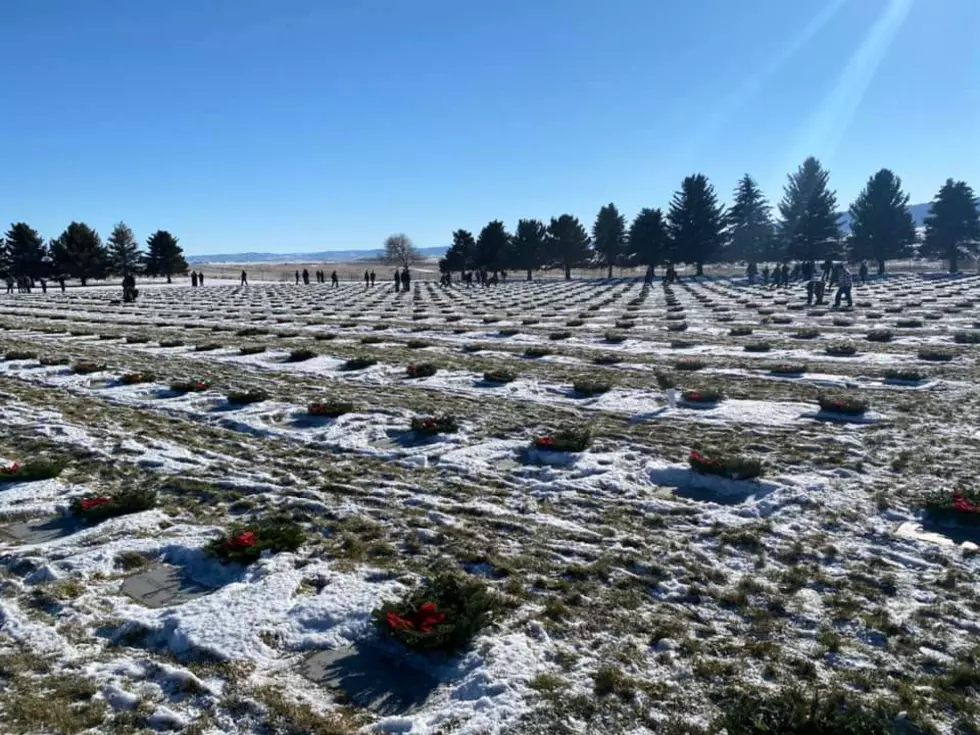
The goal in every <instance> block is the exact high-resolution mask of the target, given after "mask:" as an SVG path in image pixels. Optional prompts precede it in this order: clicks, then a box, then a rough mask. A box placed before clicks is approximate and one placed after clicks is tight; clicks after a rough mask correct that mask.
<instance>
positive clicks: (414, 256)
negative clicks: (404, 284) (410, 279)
mask: <svg viewBox="0 0 980 735" xmlns="http://www.w3.org/2000/svg"><path fill="white" fill-rule="evenodd" d="M416 260H422V254H421V253H420V252H419V251H418V248H416V247H415V245H414V243H412V241H411V239H410V238H409V237H408V235H406V234H404V233H401V232H399V233H398V234H397V235H390V236H389V237H388V239H387V240H385V254H384V262H385V263H387V264H388V265H402V266H405V267H406V268H408V267H409V266H410V265H411V264H412V263H414V262H415V261H416Z"/></svg>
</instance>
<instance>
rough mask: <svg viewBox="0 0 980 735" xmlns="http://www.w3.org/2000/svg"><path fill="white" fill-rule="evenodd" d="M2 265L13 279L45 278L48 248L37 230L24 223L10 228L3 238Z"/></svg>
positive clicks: (47, 274)
mask: <svg viewBox="0 0 980 735" xmlns="http://www.w3.org/2000/svg"><path fill="white" fill-rule="evenodd" d="M4 240H5V243H4V245H5V252H4V263H5V266H6V269H7V271H8V272H9V273H10V275H11V276H13V277H14V278H25V277H26V278H46V277H48V276H49V275H50V274H49V273H48V272H47V271H48V270H49V267H48V248H47V246H46V245H45V244H44V238H42V237H41V236H40V235H39V234H38V232H37V230H35V229H34V228H33V227H31V226H30V225H28V224H27V223H26V222H17V223H15V224H13V225H11V226H10V229H9V230H8V231H7V234H6V235H5V236H4Z"/></svg>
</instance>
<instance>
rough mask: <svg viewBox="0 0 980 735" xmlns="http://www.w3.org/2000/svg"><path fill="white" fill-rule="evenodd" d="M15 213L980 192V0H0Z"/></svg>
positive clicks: (47, 229) (262, 213)
mask: <svg viewBox="0 0 980 735" xmlns="http://www.w3.org/2000/svg"><path fill="white" fill-rule="evenodd" d="M0 28H2V29H3V33H2V39H3V40H2V46H0V48H2V55H3V56H2V59H3V60H2V62H0V89H2V90H3V112H2V114H0V161H2V162H3V167H4V175H3V176H0V223H3V225H4V226H6V224H7V223H8V222H11V221H14V220H25V221H27V222H29V223H30V224H31V225H33V226H34V227H36V228H38V229H39V230H40V231H41V232H42V234H43V235H44V236H46V237H53V236H56V235H57V234H58V233H59V232H60V231H61V230H62V229H63V228H64V227H65V225H67V223H68V222H69V221H70V220H72V219H78V220H84V221H86V222H88V223H89V224H91V225H93V226H94V227H96V228H97V229H99V231H100V232H101V233H102V234H103V235H107V234H108V232H109V230H110V229H111V227H112V225H113V223H115V222H116V221H118V220H120V219H122V220H125V221H126V222H127V223H128V224H129V225H130V226H131V227H132V228H133V229H134V230H135V231H136V233H137V236H138V237H139V238H140V239H145V237H146V236H147V235H148V234H149V233H150V232H151V231H152V230H155V229H157V228H163V229H169V230H171V231H172V232H173V233H174V234H175V235H176V236H177V237H179V238H180V240H181V243H182V245H183V246H184V248H185V250H186V251H187V252H188V253H189V254H202V253H220V252H241V251H246V250H261V251H278V252H289V251H298V250H306V251H309V250H328V249H353V248H369V247H379V246H380V245H381V243H382V241H383V239H384V237H385V236H386V235H388V234H390V233H391V232H396V231H404V232H406V233H408V234H409V235H410V236H411V237H412V238H413V239H414V240H415V241H416V243H417V244H418V245H420V246H434V245H443V244H447V243H448V242H449V239H450V233H451V232H452V230H454V229H456V228H459V227H463V228H467V229H471V230H474V231H478V230H479V229H480V227H481V226H482V225H484V224H485V223H486V222H487V221H488V220H490V219H494V218H499V219H502V220H504V221H505V222H506V223H507V225H508V227H509V228H511V229H513V228H514V226H515V225H516V222H517V219H518V218H519V217H538V218H541V219H545V220H547V218H548V217H550V216H557V215H558V214H561V213H562V212H571V213H572V214H575V215H577V216H579V217H580V218H582V220H583V221H584V222H586V223H587V224H588V225H591V222H592V220H593V218H594V216H595V213H596V211H597V210H598V209H599V207H600V206H601V205H602V204H604V203H606V202H609V201H614V202H616V203H617V205H618V206H619V208H620V210H621V211H622V212H623V213H624V214H625V215H626V216H627V217H629V218H631V217H632V216H633V215H634V214H635V213H636V212H637V211H638V210H639V209H640V208H641V207H644V206H657V207H662V206H665V205H666V204H667V202H668V201H669V199H670V196H671V194H672V193H673V191H674V190H676V189H677V187H678V185H679V183H680V181H681V179H682V178H683V177H684V176H685V175H687V174H690V173H694V172H703V173H705V174H706V175H708V176H709V177H710V179H711V181H712V183H713V184H714V185H715V187H716V188H717V189H718V191H719V193H720V194H722V195H723V196H724V198H725V200H728V199H729V197H730V193H731V190H732V189H733V187H734V185H735V182H736V180H737V179H738V177H739V176H740V175H741V174H743V173H745V172H749V173H751V174H752V175H753V176H755V177H756V178H757V179H758V180H759V181H760V183H761V184H762V186H763V187H764V189H765V190H766V193H767V194H768V195H769V197H770V199H772V200H777V199H778V198H779V196H780V194H781V190H782V185H783V183H784V181H785V176H786V174H787V172H789V171H790V170H792V169H795V167H796V166H798V165H799V163H800V162H801V161H802V159H803V158H804V157H805V156H807V155H810V154H813V155H816V156H818V157H819V158H820V159H821V160H822V161H823V162H824V163H825V165H826V166H827V167H828V168H829V169H830V171H831V182H832V185H833V186H834V187H835V188H836V189H837V191H838V195H839V198H840V201H841V202H842V203H843V204H846V203H849V202H850V200H851V199H852V198H853V197H854V195H855V194H856V193H857V192H858V191H859V190H860V188H861V187H862V186H863V184H864V182H865V181H866V180H867V178H868V177H869V176H870V175H871V174H872V173H873V172H874V171H876V170H877V169H878V168H881V167H883V166H887V167H889V168H892V169H893V170H894V171H895V172H896V173H898V174H899V175H900V176H901V177H902V179H903V181H904V183H905V185H906V188H907V190H908V191H909V192H910V193H911V195H912V200H913V202H921V201H928V200H929V199H931V198H932V196H933V194H934V193H935V191H936V190H937V189H938V188H939V186H940V185H941V184H942V182H943V181H944V180H945V179H946V178H947V177H950V176H951V177H954V178H962V179H966V180H967V181H968V182H970V183H971V184H972V185H973V186H974V187H975V188H977V189H980V0H792V1H789V0H747V1H746V2H733V1H732V0H683V1H682V0H670V1H668V0H605V1H600V0H494V1H493V2H460V1H459V0H261V1H260V0H168V1H167V2H142V1H140V0H135V1H134V0H98V2H78V1H77V0H4V1H3V3H2V4H0Z"/></svg>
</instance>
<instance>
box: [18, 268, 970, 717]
mask: <svg viewBox="0 0 980 735" xmlns="http://www.w3.org/2000/svg"><path fill="white" fill-rule="evenodd" d="M384 273H387V271H384ZM380 275H381V271H379V276H380ZM118 291H119V290H118V289H117V288H111V289H110V288H88V289H82V288H77V289H69V291H68V293H66V294H61V293H53V292H52V293H48V294H46V295H43V294H38V293H34V294H18V295H11V296H6V297H2V298H0V417H2V421H0V590H2V592H0V722H2V727H0V730H2V731H3V732H4V733H11V734H14V733H38V732H58V733H75V732H86V731H92V732H96V731H97V732H107V733H116V732H119V733H128V732H143V731H153V730H157V731H165V730H170V731H174V732H181V733H202V734H203V733H251V732H268V733H291V734H295V735H299V734H300V733H317V734H326V733H329V734H332V735H344V734H348V733H355V732H362V731H363V732H387V733H415V734H429V735H433V734H435V733H445V734H446V735H448V734H449V733H472V734H474V735H475V734H477V733H522V734H523V733H529V734H536V733H541V734H544V733H569V734H571V733H610V734H615V733H630V734H639V733H669V734H671V735H681V734H685V735H687V734H693V735H698V734H699V733H720V732H727V733H728V735H743V734H748V733H763V732H784V733H790V732H807V733H840V732H853V733H889V732H907V733H916V732H921V733H935V734H937V735H938V734H942V735H952V734H954V733H956V734H957V735H965V734H966V733H975V732H977V731H978V728H980V673H978V672H980V585H978V581H977V575H978V571H980V553H978V551H980V550H978V547H977V542H980V483H978V481H977V477H976V473H977V469H978V467H980V389H978V378H980V366H978V360H977V358H978V356H980V276H976V275H964V276H946V275H939V274H935V275H933V274H925V275H923V274H901V275H895V276H885V277H881V278H873V279H872V280H871V281H870V282H869V283H868V284H867V285H860V284H856V285H855V287H854V294H853V295H854V306H853V308H843V309H834V308H832V306H831V303H832V299H833V295H831V296H830V298H829V299H828V303H827V304H823V305H811V306H808V305H807V304H806V297H805V293H804V290H803V288H802V286H800V285H799V284H793V285H791V287H790V288H787V289H770V288H768V287H764V286H762V285H761V284H755V285H750V284H748V283H746V281H745V279H744V278H703V279H689V278H684V279H682V280H681V282H679V283H675V284H673V285H664V284H662V283H661V282H660V281H659V279H658V280H657V281H656V282H655V283H654V284H652V285H644V283H643V282H642V280H636V279H623V280H616V279H613V280H572V281H554V280H552V281H542V282H526V281H523V280H520V281H519V280H514V279H513V278H512V279H510V280H508V282H506V283H504V284H501V285H500V286H498V287H496V288H488V289H480V288H469V289H468V288H465V287H462V286H459V285H454V286H453V287H452V288H449V289H444V288H440V287H439V286H438V285H437V284H435V283H430V282H421V283H414V284H413V286H412V290H411V292H410V293H396V292H394V290H393V289H392V288H391V286H390V285H389V284H388V282H387V278H385V279H379V282H378V285H377V286H375V287H374V288H369V289H366V288H364V286H363V285H362V284H359V283H358V284H350V283H342V284H341V286H340V287H338V288H331V287H330V285H329V283H328V284H323V285H319V284H317V285H310V286H303V285H294V284H292V283H277V284H262V283H254V284H252V285H250V286H247V287H239V286H238V285H237V284H235V285H218V284H215V285H210V284H209V285H208V286H206V287H203V288H190V287H188V286H184V285H180V286H178V285H174V286H170V287H168V286H162V285H161V286H147V287H145V288H142V292H141V294H140V297H139V299H138V301H137V302H136V303H135V304H127V305H125V306H122V305H119V304H118V303H112V302H113V301H114V300H116V299H118V298H119V292H118ZM806 727H809V728H810V729H805V728H806ZM765 728H768V729H765ZM847 728H851V729H847Z"/></svg>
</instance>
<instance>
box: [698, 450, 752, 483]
mask: <svg viewBox="0 0 980 735" xmlns="http://www.w3.org/2000/svg"><path fill="white" fill-rule="evenodd" d="M687 461H688V464H690V465H691V469H692V470H694V471H695V472H697V473H698V474H699V475H715V476H716V477H724V478H727V479H729V480H751V479H753V478H756V477H759V476H760V475H761V474H762V462H760V461H759V460H757V459H751V458H749V457H741V456H737V455H726V454H715V453H709V454H707V455H705V454H702V453H701V452H697V451H694V452H691V454H690V455H689V456H688V458H687Z"/></svg>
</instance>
